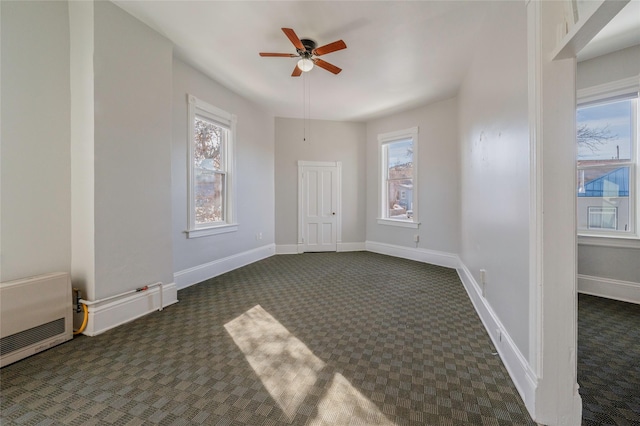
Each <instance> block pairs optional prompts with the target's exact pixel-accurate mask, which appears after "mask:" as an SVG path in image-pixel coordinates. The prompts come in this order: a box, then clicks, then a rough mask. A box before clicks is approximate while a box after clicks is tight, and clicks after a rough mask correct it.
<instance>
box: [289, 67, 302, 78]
mask: <svg viewBox="0 0 640 426" xmlns="http://www.w3.org/2000/svg"><path fill="white" fill-rule="evenodd" d="M301 74H302V70H301V69H300V68H298V66H297V65H296V67H295V68H294V69H293V72H292V73H291V77H300V75H301Z"/></svg>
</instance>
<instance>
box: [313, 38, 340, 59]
mask: <svg viewBox="0 0 640 426" xmlns="http://www.w3.org/2000/svg"><path fill="white" fill-rule="evenodd" d="M346 48H347V45H346V44H345V42H344V41H342V40H338V41H334V42H333V43H329V44H325V45H324V46H320V47H318V48H316V49H313V54H314V55H316V56H322V55H326V54H327V53H331V52H335V51H336V50H342V49H346Z"/></svg>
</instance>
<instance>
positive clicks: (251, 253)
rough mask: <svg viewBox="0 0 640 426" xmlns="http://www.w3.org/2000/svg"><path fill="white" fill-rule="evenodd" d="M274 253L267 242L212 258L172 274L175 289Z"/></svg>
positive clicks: (271, 245)
mask: <svg viewBox="0 0 640 426" xmlns="http://www.w3.org/2000/svg"><path fill="white" fill-rule="evenodd" d="M274 254H276V245H275V244H267V245H265V246H262V247H258V248H255V249H252V250H248V251H245V252H242V253H238V254H234V255H231V256H227V257H224V258H222V259H217V260H213V261H211V262H207V263H204V264H202V265H197V266H194V267H192V268H188V269H183V270H182V271H178V272H176V273H175V274H174V275H173V279H174V281H175V283H176V286H177V289H178V290H182V289H183V288H187V287H189V286H192V285H194V284H198V283H200V282H202V281H206V280H208V279H210V278H213V277H217V276H218V275H222V274H224V273H227V272H230V271H233V270H234V269H238V268H241V267H243V266H246V265H249V264H251V263H253V262H257V261H259V260H262V259H266V258H267V257H271V256H273V255H274Z"/></svg>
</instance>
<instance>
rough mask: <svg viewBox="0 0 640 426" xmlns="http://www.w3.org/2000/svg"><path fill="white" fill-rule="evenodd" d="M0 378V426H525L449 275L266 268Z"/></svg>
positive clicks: (318, 258) (378, 262)
mask: <svg viewBox="0 0 640 426" xmlns="http://www.w3.org/2000/svg"><path fill="white" fill-rule="evenodd" d="M178 297H179V299H180V302H179V303H178V304H175V305H172V306H170V307H168V308H167V309H165V310H164V311H162V312H155V313H153V314H150V315H148V316H146V317H144V318H141V319H139V320H136V321H134V322H132V323H131V324H128V325H125V326H121V327H119V328H117V329H114V330H111V331H109V332H106V333H104V334H102V335H100V336H96V337H92V338H89V337H84V336H81V337H78V338H75V339H74V340H73V341H71V342H68V343H65V344H63V345H61V346H58V347H55V348H53V349H50V350H48V351H46V352H43V353H40V354H38V355H35V356H32V357H31V358H28V359H26V360H23V361H20V362H18V363H15V364H13V365H10V366H8V367H5V368H3V369H2V370H0V380H1V387H2V388H1V409H2V414H1V418H0V420H1V423H2V424H3V425H10V424H29V425H48V424H72V425H91V424H101V425H102V424H114V425H136V424H166V425H174V424H175V425H182V424H214V425H285V424H295V425H305V424H307V425H374V424H381V425H441V424H443V425H460V424H478V425H479V424H484V425H513V424H527V425H530V424H534V423H533V422H532V421H531V418H530V417H529V415H528V414H527V411H526V409H525V407H524V405H523V403H522V400H521V399H520V397H519V395H518V393H517V391H516V390H515V388H514V386H513V383H512V382H511V380H510V378H509V375H508V374H507V371H506V370H505V368H504V366H503V364H502V362H501V361H500V358H499V357H498V356H496V355H494V352H495V349H494V348H493V346H492V344H491V342H490V340H489V337H488V336H487V334H486V332H485V330H484V328H483V326H482V324H481V322H480V320H479V318H478V317H477V315H476V313H475V311H474V309H473V306H472V305H471V302H470V301H469V298H468V296H467V294H466V292H465V290H464V288H463V286H462V284H461V282H460V280H459V279H458V276H457V274H456V272H455V271H454V270H451V269H446V268H441V267H436V266H431V265H427V264H424V263H418V262H412V261H408V260H403V259H397V258H392V257H387V256H382V255H377V254H373V253H367V252H356V253H326V254H303V255H286V256H285V255H281V256H273V257H271V258H268V259H265V260H263V261H260V262H256V263H254V264H251V265H249V266H246V267H243V268H240V269H238V270H236V271H233V272H230V273H227V274H225V275H222V276H220V277H217V278H214V279H211V280H209V281H206V282H203V283H201V284H198V285H195V286H192V287H189V288H187V289H185V290H182V291H180V292H179V293H178Z"/></svg>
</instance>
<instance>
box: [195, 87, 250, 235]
mask: <svg viewBox="0 0 640 426" xmlns="http://www.w3.org/2000/svg"><path fill="white" fill-rule="evenodd" d="M196 116H200V117H202V118H203V119H205V120H207V121H210V122H213V123H214V124H215V125H217V126H219V127H222V128H224V129H225V130H226V131H227V137H226V138H224V140H223V141H222V142H221V143H222V144H223V146H222V147H221V155H222V157H223V158H222V161H221V162H222V163H224V170H221V171H216V173H218V174H224V176H225V178H224V195H223V211H224V213H223V216H224V218H225V220H224V221H220V222H207V223H202V224H197V223H196V208H195V207H196V203H195V196H196V191H195V174H196V173H195V170H194V157H195V155H194V150H195V145H194V142H195V119H196ZM187 120H188V125H187V128H188V135H187V204H188V206H187V208H188V214H187V216H188V218H187V219H188V222H187V230H186V231H185V233H186V234H187V238H198V237H204V236H209V235H218V234H223V233H227V232H235V231H237V230H238V224H237V221H236V215H235V208H234V207H235V168H236V167H235V138H236V124H237V117H236V116H235V115H234V114H231V113H229V112H227V111H225V110H223V109H220V108H218V107H215V106H213V105H211V104H209V103H207V102H205V101H203V100H201V99H198V98H197V97H195V96H193V95H190V94H188V95H187Z"/></svg>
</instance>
